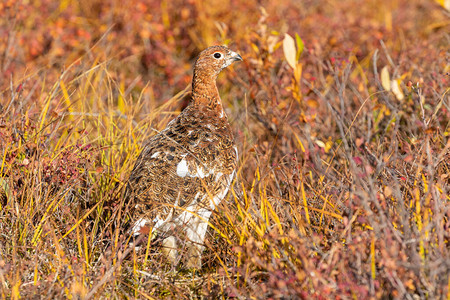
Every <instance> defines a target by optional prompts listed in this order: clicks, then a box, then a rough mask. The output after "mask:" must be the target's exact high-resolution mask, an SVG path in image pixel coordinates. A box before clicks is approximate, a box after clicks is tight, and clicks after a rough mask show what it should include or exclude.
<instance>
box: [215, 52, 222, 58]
mask: <svg viewBox="0 0 450 300" xmlns="http://www.w3.org/2000/svg"><path fill="white" fill-rule="evenodd" d="M221 57H222V54H221V53H219V52H216V53H214V58H221Z"/></svg>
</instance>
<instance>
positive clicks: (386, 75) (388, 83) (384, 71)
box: [381, 66, 391, 91]
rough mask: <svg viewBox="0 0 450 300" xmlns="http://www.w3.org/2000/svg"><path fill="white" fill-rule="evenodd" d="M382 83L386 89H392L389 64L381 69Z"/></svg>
mask: <svg viewBox="0 0 450 300" xmlns="http://www.w3.org/2000/svg"><path fill="white" fill-rule="evenodd" d="M381 85H382V86H383V88H384V89H385V90H386V91H390V90H391V79H390V78H389V71H388V67H387V66H384V68H383V69H381Z"/></svg>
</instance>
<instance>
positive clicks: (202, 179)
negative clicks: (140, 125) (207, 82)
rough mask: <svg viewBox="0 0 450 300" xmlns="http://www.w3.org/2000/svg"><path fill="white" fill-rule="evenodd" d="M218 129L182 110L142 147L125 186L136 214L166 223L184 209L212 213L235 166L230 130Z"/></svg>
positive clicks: (210, 121) (235, 159)
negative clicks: (209, 211)
mask: <svg viewBox="0 0 450 300" xmlns="http://www.w3.org/2000/svg"><path fill="white" fill-rule="evenodd" d="M202 121H203V122H202ZM226 126H229V125H228V124H227V123H226ZM218 127H220V126H215V125H214V122H212V120H204V114H202V112H201V111H197V110H196V111H190V110H185V111H183V113H182V114H181V115H180V116H179V117H177V118H176V119H174V120H173V121H172V122H171V123H170V124H169V125H168V126H167V127H166V129H164V130H163V131H161V132H160V133H158V134H157V135H156V136H154V137H153V138H152V139H151V140H150V141H149V142H148V143H147V144H146V146H145V147H144V149H143V151H142V152H141V154H140V156H139V157H138V160H137V162H136V165H135V167H134V168H133V171H132V172H131V176H130V179H129V184H128V189H129V190H130V191H129V192H131V193H132V197H131V198H132V199H133V201H135V203H133V204H135V207H136V209H138V210H139V211H140V213H139V212H138V214H140V215H145V218H147V219H149V220H165V219H166V218H167V217H168V216H171V217H176V216H177V215H179V214H180V213H182V212H183V211H186V210H190V211H192V210H195V211H197V210H198V209H200V208H202V207H203V208H207V209H209V210H214V207H215V205H217V204H218V203H219V202H220V200H222V198H223V197H224V196H225V194H226V192H227V191H228V188H229V186H230V184H231V181H232V179H233V177H234V170H235V168H236V164H237V152H236V150H235V148H234V147H233V137H232V135H231V131H230V130H229V128H218Z"/></svg>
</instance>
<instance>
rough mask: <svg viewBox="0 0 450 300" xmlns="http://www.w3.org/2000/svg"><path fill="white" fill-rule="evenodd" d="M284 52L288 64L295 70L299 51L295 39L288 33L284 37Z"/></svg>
mask: <svg viewBox="0 0 450 300" xmlns="http://www.w3.org/2000/svg"><path fill="white" fill-rule="evenodd" d="M283 52H284V57H285V58H286V61H287V63H288V64H289V65H290V66H291V68H292V69H294V70H295V68H296V66H297V59H296V56H297V50H296V48H295V41H294V39H293V38H292V37H291V36H290V35H289V34H287V33H286V34H285V35H284V40H283Z"/></svg>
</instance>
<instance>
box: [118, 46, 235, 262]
mask: <svg viewBox="0 0 450 300" xmlns="http://www.w3.org/2000/svg"><path fill="white" fill-rule="evenodd" d="M219 56H220V57H219ZM237 60H242V58H241V56H240V55H239V54H237V53H235V52H233V51H231V50H229V49H228V48H227V47H224V46H213V47H209V48H207V49H206V50H204V51H202V52H201V53H200V55H199V57H198V58H197V61H196V63H195V66H194V76H193V80H192V99H191V102H190V103H189V105H188V106H187V107H186V109H184V110H183V111H182V112H181V113H180V115H179V116H178V117H177V118H175V119H174V120H172V121H171V122H170V123H169V124H168V125H167V127H166V128H165V129H164V130H162V131H161V132H159V133H158V134H157V135H155V136H154V137H153V138H151V139H150V140H149V141H148V142H147V143H146V145H145V146H144V148H143V150H142V152H141V153H140V155H139V157H138V159H137V161H136V164H135V166H134V168H133V170H132V172H131V175H130V179H129V183H128V187H127V192H126V195H127V201H133V202H132V203H131V205H130V206H131V207H133V208H134V211H133V213H132V214H133V218H134V219H135V225H134V227H133V231H134V233H135V235H138V234H139V233H140V231H141V228H142V227H144V226H148V227H150V228H151V230H152V233H153V234H161V235H163V236H164V241H163V245H164V246H165V247H166V251H165V252H166V253H167V255H168V257H169V258H170V259H171V260H172V262H173V263H177V262H178V259H179V255H178V248H179V247H180V245H179V244H180V243H179V242H180V241H183V243H184V242H186V247H187V249H188V254H187V263H186V264H187V266H188V267H195V268H199V267H200V266H201V252H202V250H203V246H202V244H203V240H204V237H205V233H206V229H207V226H208V223H207V222H208V219H209V217H210V215H211V213H212V211H213V210H214V209H215V207H216V206H217V205H218V204H219V203H220V201H221V200H222V199H223V198H224V197H225V195H226V193H227V192H228V189H229V187H230V184H231V182H232V180H233V178H234V176H235V171H236V165H237V155H238V154H237V149H236V147H235V144H234V139H233V134H232V131H231V128H230V125H229V123H228V119H227V116H226V114H225V112H224V111H223V107H222V103H221V99H220V96H219V93H218V90H217V87H216V78H217V75H218V74H219V73H220V71H221V70H222V69H223V68H225V67H227V66H229V65H230V64H231V63H232V62H234V61H237ZM174 232H178V234H173V233H174ZM180 232H181V233H182V234H179V233H180ZM181 236H183V237H184V240H183V238H181Z"/></svg>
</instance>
